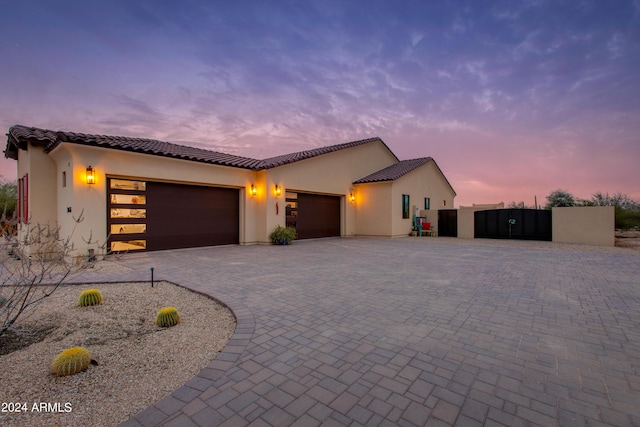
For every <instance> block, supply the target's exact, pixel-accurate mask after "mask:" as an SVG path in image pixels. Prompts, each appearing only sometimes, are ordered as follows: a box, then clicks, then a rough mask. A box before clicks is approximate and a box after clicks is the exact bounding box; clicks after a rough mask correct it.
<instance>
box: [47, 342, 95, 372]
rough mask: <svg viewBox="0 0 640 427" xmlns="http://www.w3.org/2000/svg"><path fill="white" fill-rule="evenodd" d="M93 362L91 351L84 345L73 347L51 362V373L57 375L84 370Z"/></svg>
mask: <svg viewBox="0 0 640 427" xmlns="http://www.w3.org/2000/svg"><path fill="white" fill-rule="evenodd" d="M90 363H91V353H89V350H87V349H86V348H84V347H71V348H68V349H66V350H64V351H62V352H61V353H60V354H58V355H57V356H56V358H55V359H53V362H51V373H52V374H54V375H55V376H57V377H63V376H65V375H74V374H77V373H78V372H82V371H84V370H85V369H87V368H88V367H89V364H90Z"/></svg>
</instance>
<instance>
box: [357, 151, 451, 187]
mask: <svg viewBox="0 0 640 427" xmlns="http://www.w3.org/2000/svg"><path fill="white" fill-rule="evenodd" d="M428 162H433V164H434V165H435V167H436V168H437V169H438V172H440V175H442V177H443V178H444V180H445V182H446V183H447V185H448V186H449V188H451V191H453V194H456V191H455V190H454V189H453V187H452V186H451V183H450V182H449V180H448V179H447V177H446V176H445V175H444V174H443V173H442V170H441V169H440V167H439V166H438V164H437V163H436V161H435V160H433V158H431V157H420V158H418V159H411V160H402V161H400V162H398V163H395V164H393V165H391V166H387V167H386V168H384V169H380V170H379V171H377V172H374V173H372V174H371V175H367V176H365V177H364V178H360V179H359V180H357V181H353V183H354V184H370V183H374V182H388V181H395V180H397V179H398V178H400V177H402V176H404V175H406V174H408V173H409V172H411V171H412V170H414V169H416V168H419V167H420V166H422V165H424V164H426V163H428Z"/></svg>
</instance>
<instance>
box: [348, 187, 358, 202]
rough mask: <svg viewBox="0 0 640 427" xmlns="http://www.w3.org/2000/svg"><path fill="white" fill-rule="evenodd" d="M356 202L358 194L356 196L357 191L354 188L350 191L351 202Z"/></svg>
mask: <svg viewBox="0 0 640 427" xmlns="http://www.w3.org/2000/svg"><path fill="white" fill-rule="evenodd" d="M355 200H356V194H355V190H354V189H353V188H350V189H349V201H350V202H351V203H353V202H355Z"/></svg>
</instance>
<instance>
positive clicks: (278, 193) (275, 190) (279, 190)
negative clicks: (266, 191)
mask: <svg viewBox="0 0 640 427" xmlns="http://www.w3.org/2000/svg"><path fill="white" fill-rule="evenodd" d="M274 192H275V194H276V196H279V195H281V194H282V187H281V186H279V185H278V184H276V186H275V188H274Z"/></svg>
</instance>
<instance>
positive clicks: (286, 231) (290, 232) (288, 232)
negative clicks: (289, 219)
mask: <svg viewBox="0 0 640 427" xmlns="http://www.w3.org/2000/svg"><path fill="white" fill-rule="evenodd" d="M296 236H297V233H296V229H295V228H293V227H283V226H281V225H277V226H276V228H274V229H273V231H272V232H271V234H269V238H270V239H271V242H272V243H274V244H280V245H288V244H289V242H291V241H292V240H293V239H295V238H296Z"/></svg>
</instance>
